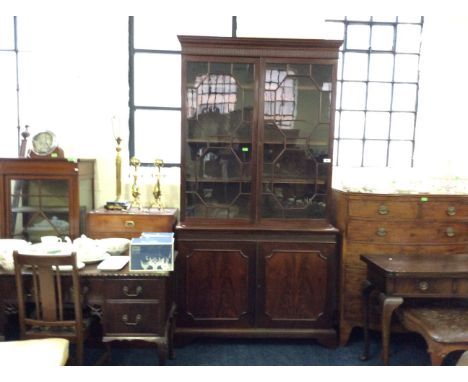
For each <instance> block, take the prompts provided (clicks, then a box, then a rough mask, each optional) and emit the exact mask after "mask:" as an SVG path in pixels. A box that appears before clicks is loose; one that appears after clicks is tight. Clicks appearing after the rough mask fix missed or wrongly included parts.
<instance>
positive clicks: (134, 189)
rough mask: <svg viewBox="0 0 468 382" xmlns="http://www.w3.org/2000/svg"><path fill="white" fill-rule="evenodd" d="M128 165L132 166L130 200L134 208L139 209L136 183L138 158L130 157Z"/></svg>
mask: <svg viewBox="0 0 468 382" xmlns="http://www.w3.org/2000/svg"><path fill="white" fill-rule="evenodd" d="M130 165H132V166H133V184H132V202H131V206H132V207H134V208H138V209H141V201H140V186H139V185H138V168H139V167H140V160H139V159H137V158H135V157H132V158H131V159H130Z"/></svg>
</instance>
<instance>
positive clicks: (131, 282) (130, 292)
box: [104, 278, 165, 300]
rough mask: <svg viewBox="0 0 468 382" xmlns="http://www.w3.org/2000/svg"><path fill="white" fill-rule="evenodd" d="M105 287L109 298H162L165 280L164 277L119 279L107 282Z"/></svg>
mask: <svg viewBox="0 0 468 382" xmlns="http://www.w3.org/2000/svg"><path fill="white" fill-rule="evenodd" d="M104 288H106V296H107V298H108V299H134V300H135V299H162V298H163V297H164V291H165V280H164V278H160V279H158V278H153V279H143V278H142V279H127V280H118V281H114V282H112V283H111V282H108V283H106V284H105V285H104Z"/></svg>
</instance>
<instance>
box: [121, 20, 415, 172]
mask: <svg viewBox="0 0 468 382" xmlns="http://www.w3.org/2000/svg"><path fill="white" fill-rule="evenodd" d="M129 20H130V21H129V36H130V44H129V46H130V70H129V73H130V102H129V104H130V150H129V151H130V155H135V156H137V157H138V158H139V159H140V160H141V161H142V163H150V164H151V163H153V161H154V159H156V158H161V159H163V160H164V162H165V163H166V164H167V165H171V164H172V165H179V163H180V51H179V50H178V49H180V47H179V43H178V40H177V34H193V35H196V34H198V35H221V36H226V35H229V34H230V32H231V33H232V35H233V36H235V35H236V30H237V25H240V30H241V31H243V32H244V33H246V34H245V35H244V36H245V37H248V36H255V35H260V34H261V33H260V32H262V33H264V31H263V30H262V31H258V30H257V29H258V26H259V24H258V20H257V21H255V20H256V19H255V20H254V19H249V18H247V17H244V16H241V17H236V16H232V17H231V16H226V17H224V18H223V17H221V18H217V19H210V22H209V23H203V22H201V21H200V19H199V18H197V19H196V20H195V19H191V18H186V19H181V20H177V21H174V23H173V24H172V25H171V26H170V27H169V29H167V28H166V27H164V28H166V29H163V28H162V27H161V26H160V25H163V24H164V25H166V24H165V23H163V24H161V23H158V20H157V19H156V17H155V16H148V17H141V16H137V17H130V18H129ZM298 20H299V21H297V20H296V21H295V24H294V28H292V29H288V31H289V32H288V33H293V32H291V30H294V31H296V34H297V35H284V36H283V35H281V36H282V37H292V38H293V37H298V38H311V37H313V36H317V34H318V31H317V29H315V30H312V29H311V28H312V27H311V26H310V23H304V24H301V22H300V21H301V19H298ZM321 21H323V25H322V27H323V28H324V29H327V28H328V27H329V25H330V24H333V25H342V26H343V28H342V31H343V32H342V33H343V36H342V37H343V41H344V43H343V46H342V50H341V53H340V62H339V68H338V91H337V105H336V106H337V108H336V109H337V113H336V121H335V135H334V136H335V147H334V164H335V165H336V166H360V167H393V166H402V167H411V166H412V165H413V153H414V145H415V126H416V116H417V106H418V91H419V84H418V81H419V56H420V47H421V34H422V27H423V21H424V19H423V17H413V18H408V17H361V18H359V19H358V18H354V19H352V18H347V17H344V18H342V19H333V20H327V21H329V22H327V23H325V22H324V20H321ZM254 24H255V25H254ZM298 24H301V26H298ZM315 24H320V23H319V22H318V21H317V22H316V23H315ZM261 27H263V25H261ZM315 28H316V27H315ZM282 31H284V29H282ZM271 33H272V35H273V36H276V35H275V33H278V31H277V30H272V31H271ZM244 36H243V37H244ZM278 37H280V36H278ZM290 74H291V75H290ZM198 81H199V86H198V87H197V89H196V90H192V92H191V93H189V94H187V97H188V101H189V105H191V104H193V105H195V104H198V105H201V106H203V108H204V109H205V111H207V110H212V109H213V110H218V111H219V112H221V113H222V112H224V111H228V110H229V108H230V107H231V106H230V105H232V103H233V102H235V100H234V99H233V97H235V90H236V89H235V86H236V85H235V83H231V82H230V81H232V79H231V78H230V77H229V76H228V75H224V76H223V75H214V74H212V75H210V76H208V77H205V78H200V79H198ZM265 81H266V84H267V91H266V92H265V110H264V112H265V115H266V116H270V117H271V118H274V119H275V120H277V123H280V124H281V126H283V127H284V128H286V129H287V128H291V127H292V126H291V123H292V122H291V120H292V119H294V115H295V112H296V111H295V108H296V105H295V100H296V94H295V86H296V84H295V80H294V75H293V73H288V72H287V71H284V70H271V71H268V72H267V73H266V78H265ZM219 89H222V91H218V90H219ZM191 100H192V101H193V102H191ZM197 100H198V102H195V101H197ZM200 100H203V101H202V102H200ZM192 112H193V113H202V112H203V110H195V109H194V110H192ZM161 137H162V138H161Z"/></svg>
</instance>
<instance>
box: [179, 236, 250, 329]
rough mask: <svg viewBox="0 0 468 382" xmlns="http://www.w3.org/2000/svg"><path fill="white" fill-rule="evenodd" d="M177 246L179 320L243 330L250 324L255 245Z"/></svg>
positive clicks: (192, 323) (194, 243)
mask: <svg viewBox="0 0 468 382" xmlns="http://www.w3.org/2000/svg"><path fill="white" fill-rule="evenodd" d="M225 247H226V248H221V247H220V245H219V243H204V242H198V243H197V242H192V243H191V244H187V243H181V244H180V245H179V258H178V261H179V266H180V267H181V269H179V274H180V275H182V276H183V277H179V296H180V299H179V319H180V321H181V322H182V326H183V325H184V324H183V323H189V324H190V325H195V326H198V325H201V326H207V325H208V326H210V324H209V323H212V324H213V325H214V326H216V327H220V326H221V327H231V326H236V327H239V326H241V327H244V326H249V325H251V324H252V321H253V300H252V290H253V288H254V285H255V284H254V279H253V269H254V259H255V246H254V245H252V244H250V245H232V246H231V245H229V244H227V245H226V246H225Z"/></svg>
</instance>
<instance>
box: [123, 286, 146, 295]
mask: <svg viewBox="0 0 468 382" xmlns="http://www.w3.org/2000/svg"><path fill="white" fill-rule="evenodd" d="M128 291H129V289H128V286H126V285H125V286H124V287H123V288H122V292H123V293H124V295H125V296H127V297H138V296H139V295H141V294H142V293H143V287H141V286H137V287H136V289H135V293H129V292H128Z"/></svg>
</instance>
